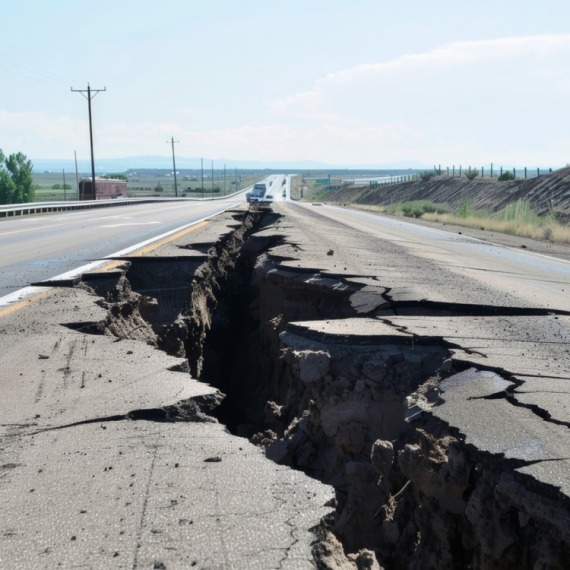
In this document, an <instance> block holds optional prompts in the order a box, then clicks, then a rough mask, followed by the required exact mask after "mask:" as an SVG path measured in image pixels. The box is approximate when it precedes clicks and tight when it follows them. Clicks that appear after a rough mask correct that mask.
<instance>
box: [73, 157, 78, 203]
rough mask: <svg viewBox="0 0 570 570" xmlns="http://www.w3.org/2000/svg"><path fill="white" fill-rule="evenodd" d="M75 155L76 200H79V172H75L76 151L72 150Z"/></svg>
mask: <svg viewBox="0 0 570 570" xmlns="http://www.w3.org/2000/svg"><path fill="white" fill-rule="evenodd" d="M73 153H74V154H75V183H76V184H77V199H78V200H79V172H78V171H77V151H76V150H74V151H73Z"/></svg>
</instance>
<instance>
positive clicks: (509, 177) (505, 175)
mask: <svg viewBox="0 0 570 570" xmlns="http://www.w3.org/2000/svg"><path fill="white" fill-rule="evenodd" d="M514 179H515V175H514V174H513V173H512V172H511V171H510V170H507V171H506V172H503V174H501V176H499V180H500V181H501V182H505V180H514Z"/></svg>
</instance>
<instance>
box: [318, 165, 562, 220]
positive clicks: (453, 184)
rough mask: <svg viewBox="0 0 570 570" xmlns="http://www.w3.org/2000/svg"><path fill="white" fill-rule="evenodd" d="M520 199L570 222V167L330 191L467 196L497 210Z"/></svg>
mask: <svg viewBox="0 0 570 570" xmlns="http://www.w3.org/2000/svg"><path fill="white" fill-rule="evenodd" d="M519 199H523V200H530V204H531V208H532V209H533V210H534V211H535V212H536V213H537V214H540V215H544V214H549V213H551V212H557V214H558V216H559V220H560V221H563V222H565V223H569V222H570V168H562V169H560V170H557V171H556V172H553V173H552V174H547V175H544V176H539V177H536V178H531V179H527V180H512V181H506V182H499V181H497V180H496V179H489V180H467V179H466V178H451V177H450V178H448V177H447V176H446V175H442V176H436V177H433V178H431V179H430V180H427V181H423V180H417V181H414V182H406V183H403V184H396V185H394V186H383V187H381V188H377V189H375V190H370V189H369V188H367V187H359V188H358V189H356V188H354V187H348V188H341V189H339V190H335V191H333V192H331V193H330V194H329V197H328V200H327V201H330V202H337V203H338V202H341V203H351V202H354V203H358V204H379V205H385V204H391V203H394V202H409V201H412V200H431V201H432V202H436V203H440V204H449V205H450V206H451V207H452V208H457V207H460V206H461V205H462V204H464V203H465V201H466V200H467V201H468V203H469V207H470V208H475V209H487V210H491V211H492V212H496V211H498V210H501V209H502V208H504V207H505V206H506V205H507V204H510V203H512V202H516V201H517V200H519Z"/></svg>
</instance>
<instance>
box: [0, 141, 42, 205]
mask: <svg viewBox="0 0 570 570" xmlns="http://www.w3.org/2000/svg"><path fill="white" fill-rule="evenodd" d="M32 170H33V165H32V161H31V160H28V158H27V157H26V155H25V154H23V153H21V152H17V153H15V154H11V155H10V156H6V155H5V154H4V153H3V152H2V149H0V204H25V203H28V202H33V201H34V195H35V192H34V184H33V177H32Z"/></svg>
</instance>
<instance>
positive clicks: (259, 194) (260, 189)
mask: <svg viewBox="0 0 570 570" xmlns="http://www.w3.org/2000/svg"><path fill="white" fill-rule="evenodd" d="M266 192H267V185H266V184H265V182H258V183H257V184H254V186H253V190H252V191H251V192H250V193H249V198H247V194H246V198H247V201H248V202H250V203H251V204H256V203H257V202H262V201H263V199H264V198H265V193H266Z"/></svg>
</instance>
